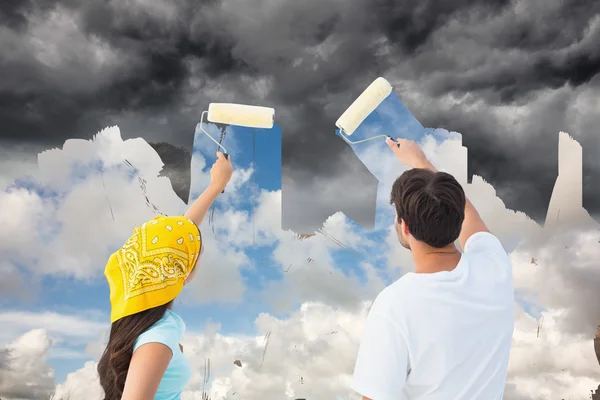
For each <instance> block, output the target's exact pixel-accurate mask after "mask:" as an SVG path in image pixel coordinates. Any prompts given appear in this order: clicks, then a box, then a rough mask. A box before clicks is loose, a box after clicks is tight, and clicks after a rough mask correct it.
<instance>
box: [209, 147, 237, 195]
mask: <svg viewBox="0 0 600 400" xmlns="http://www.w3.org/2000/svg"><path fill="white" fill-rule="evenodd" d="M232 174H233V165H232V164H231V156H229V157H227V158H225V156H224V155H223V153H221V152H220V151H217V161H215V163H214V164H213V166H212V168H211V169H210V184H211V186H214V187H215V188H217V189H219V190H220V191H223V190H225V186H227V183H229V180H230V179H231V175H232Z"/></svg>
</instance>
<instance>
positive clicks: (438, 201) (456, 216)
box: [390, 168, 466, 248]
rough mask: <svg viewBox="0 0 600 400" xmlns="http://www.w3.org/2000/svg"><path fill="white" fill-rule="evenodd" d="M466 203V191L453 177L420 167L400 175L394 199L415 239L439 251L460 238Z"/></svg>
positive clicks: (396, 183) (398, 210) (395, 186)
mask: <svg viewBox="0 0 600 400" xmlns="http://www.w3.org/2000/svg"><path fill="white" fill-rule="evenodd" d="M465 201H466V200H465V192H464V190H463V188H462V186H461V185H460V183H458V181H457V180H456V179H454V177H453V176H452V175H450V174H447V173H445V172H433V171H430V170H428V169H420V168H414V169H410V170H408V171H405V172H404V173H403V174H402V175H400V177H399V178H398V179H396V181H395V182H394V185H393V186H392V193H391V196H390V204H393V205H394V207H396V213H397V214H398V223H400V221H401V220H404V222H405V223H406V224H407V225H408V230H409V231H410V233H411V235H412V236H413V237H414V238H415V239H417V240H418V241H420V242H423V243H425V244H428V245H429V246H431V247H435V248H441V247H445V246H448V245H449V244H451V243H453V242H454V241H455V240H456V239H458V236H459V235H460V230H461V228H462V223H463V220H464V219H465Z"/></svg>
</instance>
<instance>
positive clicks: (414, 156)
mask: <svg viewBox="0 0 600 400" xmlns="http://www.w3.org/2000/svg"><path fill="white" fill-rule="evenodd" d="M385 142H386V143H387V145H388V147H389V148H390V149H392V151H393V152H394V154H395V155H396V158H397V159H398V160H400V162H401V163H402V164H404V165H407V166H409V167H411V168H426V169H430V170H432V171H434V172H435V171H436V169H435V168H434V167H433V165H432V164H431V163H430V162H429V161H428V160H427V157H426V156H425V153H423V150H421V148H420V147H419V145H418V144H416V143H415V142H413V141H412V140H408V139H400V138H398V139H396V141H394V140H393V139H391V138H387V139H386V140H385Z"/></svg>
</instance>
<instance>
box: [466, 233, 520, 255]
mask: <svg viewBox="0 0 600 400" xmlns="http://www.w3.org/2000/svg"><path fill="white" fill-rule="evenodd" d="M464 250H465V253H484V254H489V255H491V256H493V257H496V258H497V259H499V260H501V261H502V262H508V263H510V259H509V257H508V254H507V253H506V250H504V247H503V246H502V243H500V240H498V238H497V237H496V236H494V235H492V234H491V233H489V232H477V233H474V234H473V235H471V237H470V238H469V239H467V242H466V243H465V249H464Z"/></svg>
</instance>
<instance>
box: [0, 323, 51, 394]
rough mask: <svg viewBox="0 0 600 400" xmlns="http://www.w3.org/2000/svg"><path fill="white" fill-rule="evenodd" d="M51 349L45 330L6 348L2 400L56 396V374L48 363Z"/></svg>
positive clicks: (0, 385) (0, 383)
mask: <svg viewBox="0 0 600 400" xmlns="http://www.w3.org/2000/svg"><path fill="white" fill-rule="evenodd" d="M2 326H6V325H4V324H3V325H2ZM50 346H51V342H50V339H49V338H48V336H47V335H46V332H45V331H44V330H43V329H34V330H31V331H29V332H26V333H25V334H23V335H22V336H20V337H18V338H16V339H15V340H14V341H12V342H11V343H8V344H7V345H6V346H4V348H3V349H2V350H3V351H4V354H5V356H4V357H5V358H6V359H5V360H4V362H3V364H4V365H3V368H2V369H1V370H0V377H1V378H2V379H0V396H2V398H7V399H8V400H11V399H14V400H17V399H18V400H20V399H42V398H47V396H48V395H49V394H50V393H52V390H53V389H54V372H53V370H52V368H50V367H49V366H48V365H47V363H46V353H47V351H48V349H49V348H50Z"/></svg>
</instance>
